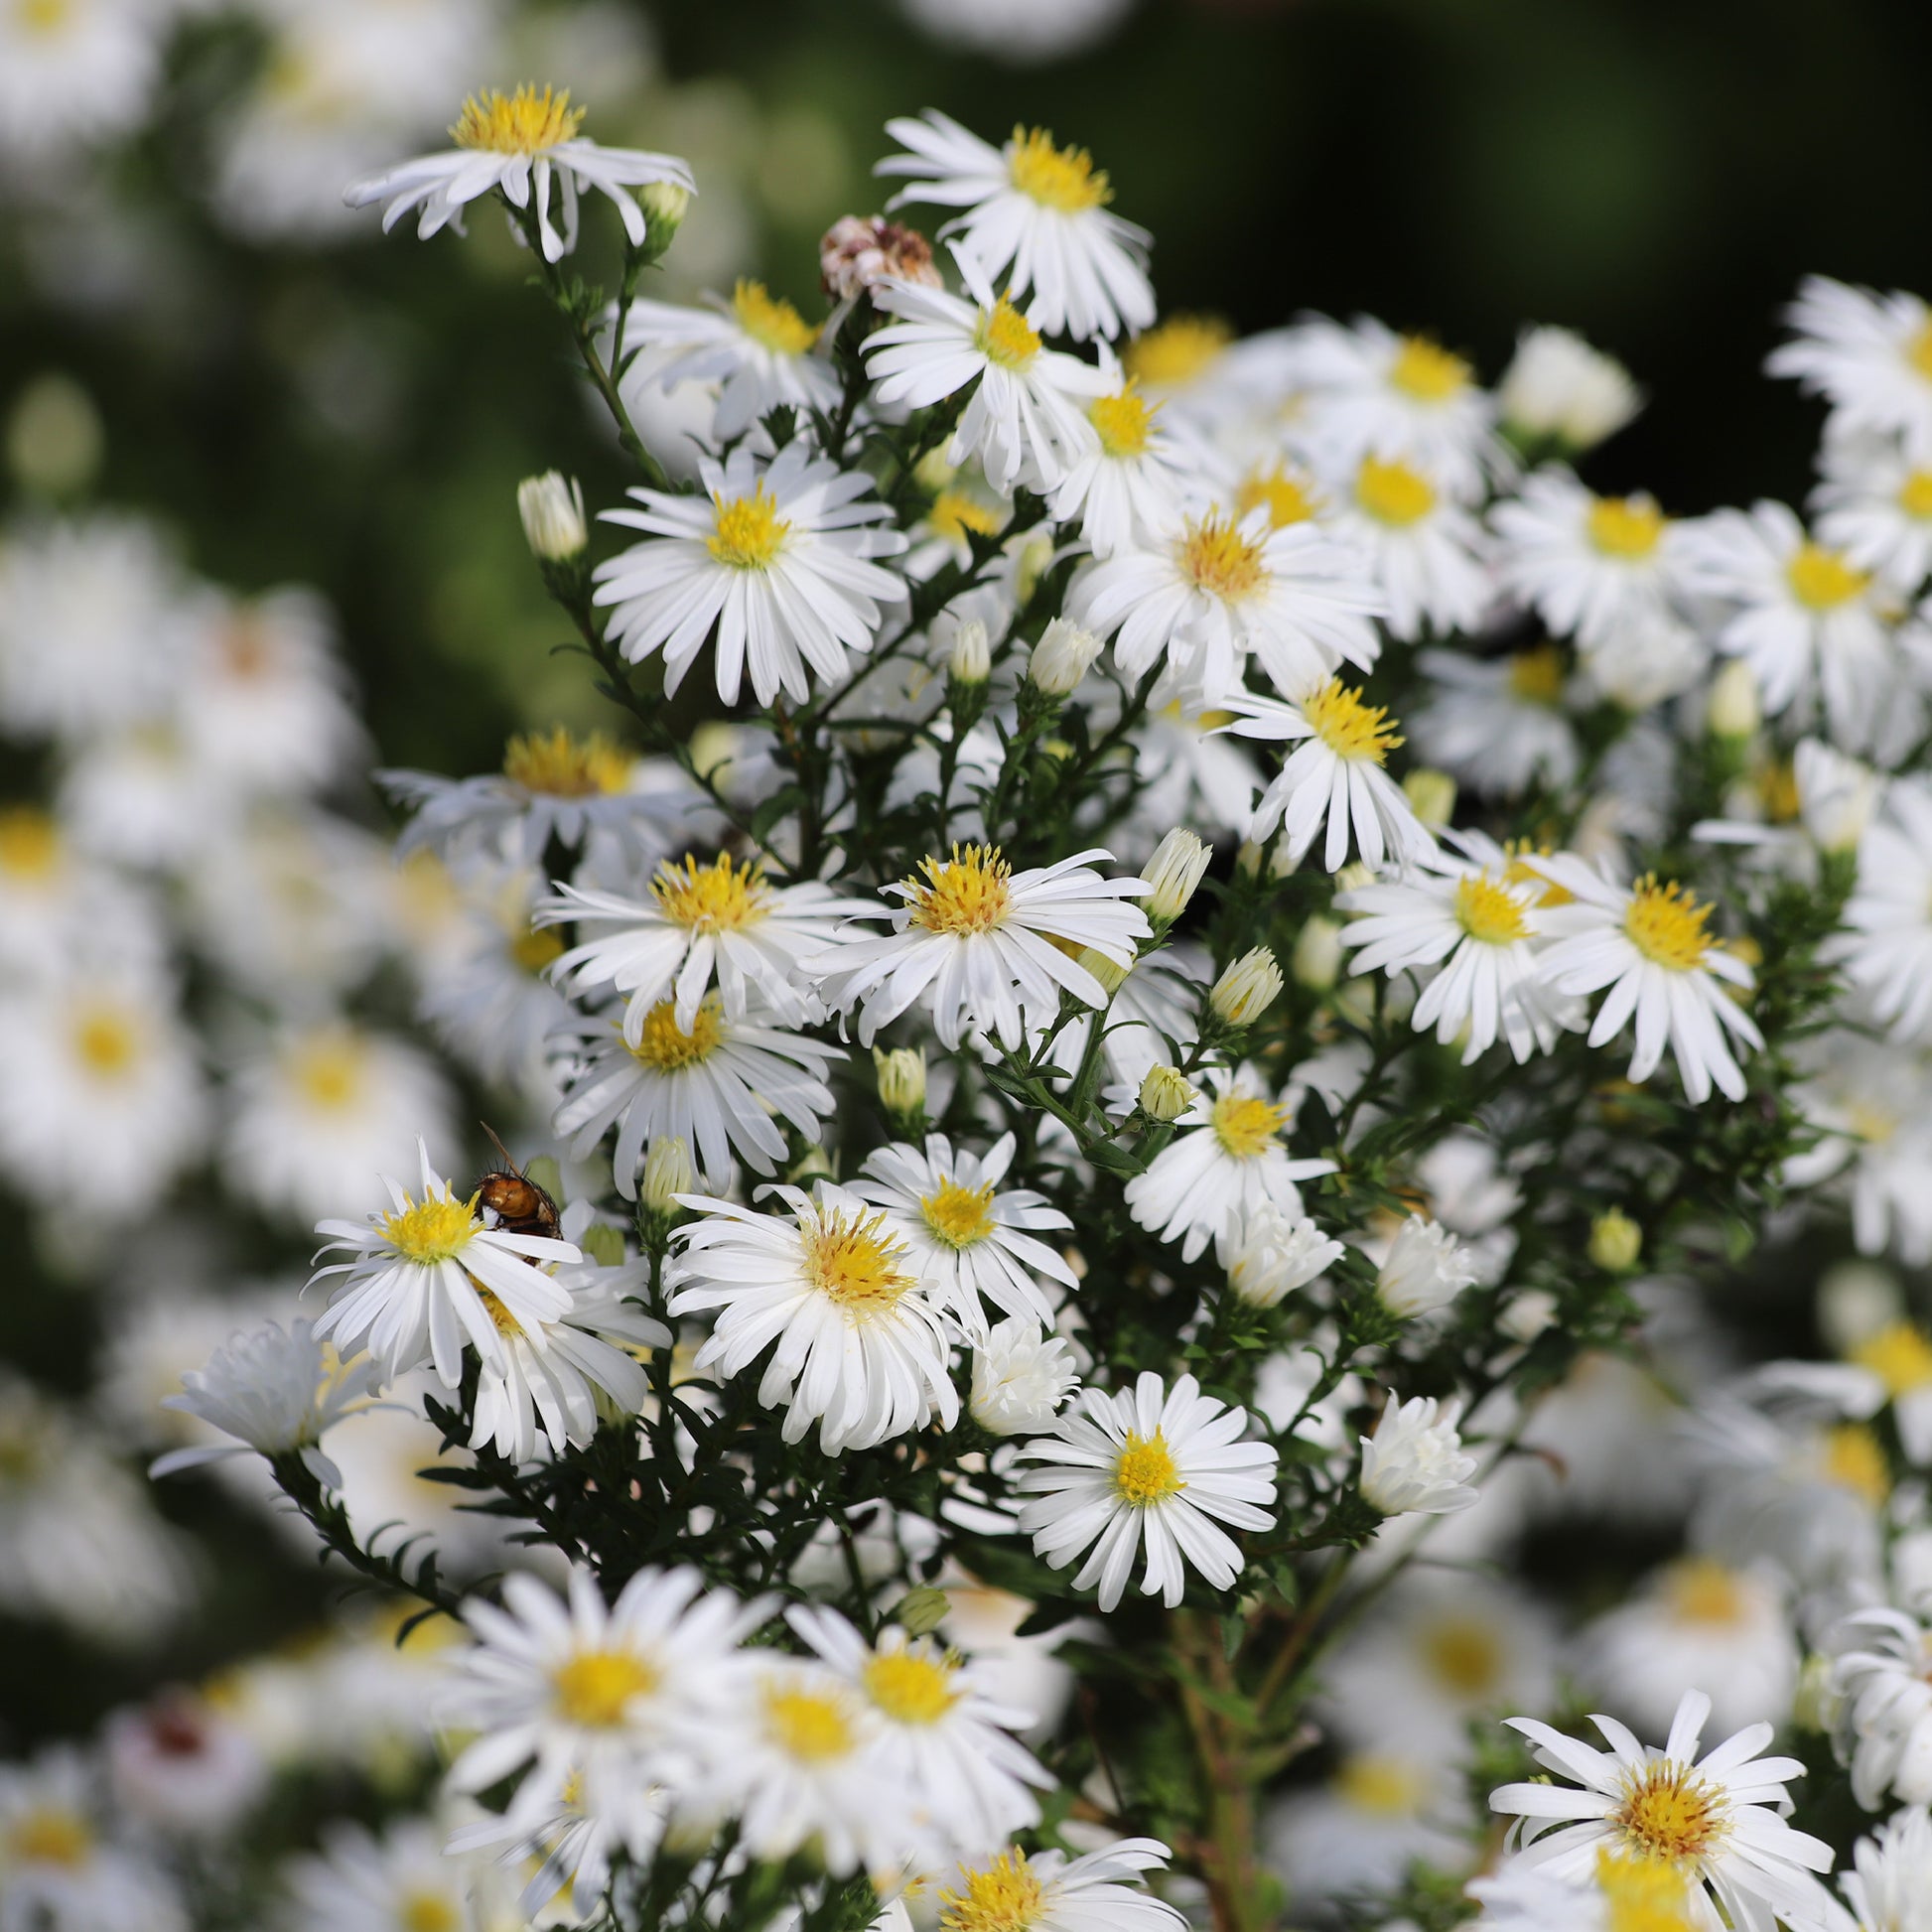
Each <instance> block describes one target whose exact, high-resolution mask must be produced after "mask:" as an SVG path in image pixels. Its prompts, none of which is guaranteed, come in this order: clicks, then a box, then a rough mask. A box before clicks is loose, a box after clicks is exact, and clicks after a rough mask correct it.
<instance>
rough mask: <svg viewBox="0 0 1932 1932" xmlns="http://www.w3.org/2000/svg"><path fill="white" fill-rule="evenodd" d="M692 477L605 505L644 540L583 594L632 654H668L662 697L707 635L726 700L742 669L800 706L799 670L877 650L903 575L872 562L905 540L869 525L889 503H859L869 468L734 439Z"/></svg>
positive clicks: (842, 663) (610, 563)
mask: <svg viewBox="0 0 1932 1932" xmlns="http://www.w3.org/2000/svg"><path fill="white" fill-rule="evenodd" d="M873 340H874V341H875V342H877V341H878V340H879V338H878V337H874V338H873ZM698 478H699V482H700V483H701V484H702V485H703V489H702V493H701V494H699V495H695V496H675V495H667V494H665V493H664V492H663V491H661V490H656V489H633V490H631V491H630V492H629V493H630V496H631V498H632V500H633V501H635V502H636V503H637V504H638V505H640V507H638V508H636V509H618V510H606V511H604V513H603V519H604V521H605V522H607V523H618V524H621V525H623V526H624V527H625V528H628V529H633V530H642V531H643V532H644V533H645V535H646V536H647V537H648V538H650V539H651V541H649V542H645V543H639V544H633V545H632V546H631V547H630V548H629V549H628V550H625V551H622V552H621V553H620V554H619V555H618V556H615V557H612V558H610V559H608V560H607V561H606V562H604V563H601V564H599V565H598V567H597V570H596V573H595V574H596V578H597V589H596V591H595V592H593V593H592V602H593V603H595V604H603V605H610V606H612V607H613V609H612V614H611V634H612V636H613V637H614V638H615V639H616V640H617V643H618V645H619V648H620V649H621V651H622V652H623V655H624V657H625V658H626V659H628V660H629V662H631V663H633V664H634V663H637V662H638V661H639V660H641V659H643V658H646V657H648V656H650V655H651V653H652V652H653V651H658V650H661V651H662V652H663V653H664V689H665V691H666V693H667V694H669V693H673V692H675V691H676V690H677V688H678V686H679V685H680V684H682V683H683V682H684V674H685V673H686V672H687V671H688V670H689V669H690V668H691V665H692V662H693V661H694V660H695V659H696V657H697V655H698V652H699V651H700V650H701V649H702V648H703V646H704V643H705V640H706V639H707V638H708V637H710V636H712V635H713V633H714V632H715V633H716V636H717V681H718V695H719V697H720V698H721V699H722V700H723V701H724V702H725V703H726V704H736V703H737V702H738V694H739V688H740V686H741V684H742V683H743V681H744V678H745V674H746V673H747V671H749V672H750V674H751V680H752V692H753V695H754V696H755V697H756V698H757V699H758V701H759V704H761V705H768V704H769V703H770V702H771V701H772V699H773V698H775V697H776V696H777V695H778V693H779V692H780V691H781V690H782V691H783V692H785V694H786V695H787V696H789V697H790V698H791V699H792V700H793V701H794V702H795V703H798V704H803V703H804V702H805V700H806V699H807V698H808V697H809V696H810V695H811V686H810V683H809V682H808V680H807V678H806V675H805V673H806V668H807V666H809V667H810V668H811V669H812V670H814V671H816V672H817V673H818V675H819V676H820V677H821V678H826V679H835V678H840V677H843V676H844V675H845V673H846V671H847V670H848V669H849V668H850V653H852V652H854V651H857V652H859V653H861V654H863V653H864V652H866V651H869V650H870V649H871V648H872V645H873V639H874V637H875V635H876V634H877V632H878V629H879V622H880V607H881V606H882V605H887V604H897V603H901V602H903V601H904V598H905V583H904V580H903V579H902V578H900V577H898V576H897V575H896V574H895V573H894V572H892V571H890V570H884V569H882V568H881V567H880V566H879V565H878V564H877V563H875V562H874V561H872V560H873V559H874V558H877V557H893V556H897V554H898V553H899V552H900V551H901V550H903V549H904V548H905V538H904V537H903V536H902V535H901V534H900V533H899V532H898V531H897V530H895V529H891V528H879V527H875V526H878V525H879V524H881V523H884V522H889V521H890V519H891V515H892V512H891V511H890V510H889V509H888V508H887V506H886V505H885V504H884V503H881V502H878V501H876V500H862V499H864V498H866V497H867V495H868V492H869V491H870V490H871V488H872V480H871V479H870V478H869V477H865V476H860V475H858V474H856V473H847V472H845V471H842V470H840V469H839V467H838V465H837V464H835V463H829V462H827V461H826V460H825V459H824V458H822V457H815V456H814V455H813V454H812V450H811V446H810V445H809V444H808V443H806V442H805V441H804V440H803V439H802V438H800V439H795V440H793V441H792V442H790V443H787V444H786V445H785V447H784V448H783V449H782V450H780V451H779V452H778V453H777V455H776V456H774V457H773V458H771V460H770V461H769V462H768V463H766V462H764V461H763V460H762V459H760V458H759V455H758V454H757V453H756V451H755V450H754V449H753V448H752V446H751V445H750V444H749V443H741V444H740V445H739V446H738V448H737V449H735V450H734V451H733V452H732V453H731V456H730V457H729V458H728V459H727V460H726V461H725V462H724V463H722V464H720V463H718V462H716V461H715V460H714V459H712V458H710V457H705V458H703V459H702V460H701V461H700V463H699V465H698Z"/></svg>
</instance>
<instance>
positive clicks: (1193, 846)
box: [1141, 825, 1214, 926]
mask: <svg viewBox="0 0 1932 1932" xmlns="http://www.w3.org/2000/svg"><path fill="white" fill-rule="evenodd" d="M1213 856H1214V848H1213V847H1212V846H1211V845H1208V844H1207V843H1206V842H1205V841H1204V840H1201V839H1197V838H1196V837H1195V836H1194V835H1193V833H1191V832H1189V831H1186V830H1184V829H1183V828H1182V827H1180V826H1178V825H1176V826H1175V827H1174V829H1173V831H1172V832H1170V833H1169V834H1168V836H1167V837H1166V838H1164V839H1163V840H1162V841H1161V843H1160V844H1159V845H1157V846H1156V847H1155V848H1154V857H1153V858H1151V859H1150V860H1149V861H1148V862H1147V864H1146V865H1144V866H1143V867H1142V868H1141V877H1142V878H1143V879H1145V880H1146V881H1147V883H1148V884H1149V885H1150V886H1152V887H1153V888H1154V890H1153V891H1152V892H1151V893H1149V894H1148V896H1147V897H1146V898H1145V899H1143V900H1142V901H1141V903H1142V906H1143V908H1144V909H1145V910H1146V912H1147V915H1148V917H1149V919H1151V920H1152V921H1153V923H1154V924H1155V925H1156V926H1171V925H1173V922H1174V920H1176V919H1177V918H1179V917H1180V915H1181V913H1183V912H1184V911H1186V909H1187V901H1188V900H1189V899H1190V898H1192V897H1194V890H1195V888H1196V887H1198V886H1199V884H1200V882H1201V878H1202V875H1203V874H1204V873H1205V872H1206V871H1207V862H1208V860H1210V859H1211V858H1213Z"/></svg>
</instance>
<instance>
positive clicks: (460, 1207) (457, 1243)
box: [382, 1194, 483, 1267]
mask: <svg viewBox="0 0 1932 1932" xmlns="http://www.w3.org/2000/svg"><path fill="white" fill-rule="evenodd" d="M477 1200H478V1196H477V1195H475V1194H472V1195H471V1196H470V1198H469V1199H468V1200H456V1199H454V1198H452V1197H450V1196H448V1195H438V1194H425V1195H424V1196H423V1198H422V1199H421V1200H420V1201H412V1200H411V1199H410V1197H409V1196H408V1195H407V1194H405V1195H404V1196H403V1197H402V1202H403V1204H402V1206H401V1207H399V1208H397V1210H396V1211H395V1212H394V1213H393V1214H385V1215H383V1217H382V1238H383V1239H384V1240H385V1241H387V1242H388V1244H389V1245H390V1247H392V1248H393V1249H394V1250H395V1251H396V1253H397V1254H399V1255H401V1256H402V1258H403V1259H404V1260H405V1261H413V1262H416V1263H418V1264H420V1265H421V1266H423V1267H429V1266H430V1265H432V1264H433V1263H435V1262H439V1261H451V1260H454V1259H455V1258H456V1257H457V1256H458V1255H460V1254H461V1253H462V1252H463V1251H464V1249H465V1248H467V1247H468V1246H469V1245H470V1243H471V1241H472V1239H473V1238H474V1237H475V1236H476V1235H477V1234H478V1233H480V1232H481V1231H482V1228H483V1222H482V1221H480V1220H479V1219H478V1218H477Z"/></svg>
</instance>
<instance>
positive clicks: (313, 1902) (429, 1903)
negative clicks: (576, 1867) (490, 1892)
mask: <svg viewBox="0 0 1932 1932" xmlns="http://www.w3.org/2000/svg"><path fill="white" fill-rule="evenodd" d="M443 1841H444V1834H443V1833H442V1832H441V1831H439V1830H438V1829H437V1827H436V1825H435V1824H434V1823H433V1822H432V1821H431V1820H429V1819H427V1818H402V1819H398V1820H396V1821H395V1822H394V1823H393V1824H391V1825H389V1826H388V1827H387V1828H386V1829H385V1830H384V1832H383V1833H382V1835H381V1837H380V1838H377V1837H375V1836H374V1835H373V1834H371V1833H370V1832H368V1831H366V1830H364V1829H363V1827H361V1826H360V1825H353V1824H345V1823H344V1822H343V1821H341V1820H340V1819H338V1820H334V1821H332V1822H331V1823H330V1824H329V1825H328V1826H326V1827H325V1828H324V1831H323V1839H322V1847H323V1849H322V1851H321V1853H320V1854H317V1855H312V1856H307V1857H303V1858H298V1859H293V1860H291V1861H290V1862H289V1865H288V1869H287V1872H286V1874H285V1882H286V1884H287V1886H288V1892H289V1896H290V1899H291V1902H292V1903H293V1905H294V1908H295V1909H294V1913H293V1915H292V1916H291V1917H290V1918H289V1919H288V1920H287V1923H288V1924H289V1925H290V1927H291V1928H292V1932H369V1929H370V1928H372V1927H376V1926H381V1927H383V1928H384V1929H385V1932H387V1928H388V1927H391V1926H394V1927H398V1928H403V1927H408V1928H411V1929H412V1932H413V1928H415V1927H417V1926H434V1927H436V1928H437V1932H483V1928H484V1926H485V1923H486V1920H485V1917H484V1914H483V1911H482V1910H481V1909H480V1908H479V1904H478V1901H477V1900H476V1899H475V1898H474V1896H473V1887H474V1885H475V1882H476V1879H477V1877H478V1876H479V1874H478V1872H477V1871H476V1870H475V1869H474V1868H473V1867H471V1866H470V1865H468V1864H467V1863H459V1862H458V1861H456V1860H454V1859H452V1858H451V1857H450V1856H449V1854H448V1853H447V1852H446V1851H445V1850H444V1843H443Z"/></svg>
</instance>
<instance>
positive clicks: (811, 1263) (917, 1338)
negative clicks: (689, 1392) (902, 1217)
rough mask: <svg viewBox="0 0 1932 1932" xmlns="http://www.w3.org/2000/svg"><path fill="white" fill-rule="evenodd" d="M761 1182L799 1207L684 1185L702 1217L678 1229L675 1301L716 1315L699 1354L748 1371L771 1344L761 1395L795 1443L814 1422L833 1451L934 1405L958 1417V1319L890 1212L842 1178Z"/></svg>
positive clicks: (912, 1425) (912, 1424) (684, 1308)
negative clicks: (954, 1351)
mask: <svg viewBox="0 0 1932 1932" xmlns="http://www.w3.org/2000/svg"><path fill="white" fill-rule="evenodd" d="M760 1191H761V1192H767V1191H768V1192H770V1193H773V1194H775V1195H776V1196H777V1197H778V1199H779V1200H780V1201H782V1202H783V1204H784V1206H785V1207H786V1208H787V1209H788V1210H789V1213H790V1218H789V1219H787V1218H785V1217H784V1216H782V1215H778V1214H759V1213H755V1212H753V1211H752V1210H751V1209H750V1208H745V1207H739V1206H736V1205H734V1204H733V1203H732V1202H730V1201H727V1200H719V1199H717V1198H715V1197H713V1196H710V1195H704V1194H685V1195H680V1196H679V1199H680V1200H681V1201H682V1203H683V1204H684V1205H685V1206H686V1207H689V1208H691V1209H693V1210H694V1211H695V1212H697V1213H699V1214H701V1215H702V1216H703V1217H704V1218H702V1219H700V1220H697V1221H688V1222H686V1223H685V1224H684V1225H683V1226H681V1227H680V1228H678V1229H677V1230H676V1233H675V1236H674V1239H675V1241H676V1244H677V1260H676V1263H675V1265H674V1267H673V1269H672V1271H671V1275H670V1282H671V1289H672V1292H671V1297H670V1303H669V1307H670V1311H671V1312H672V1313H673V1314H688V1313H703V1312H715V1313H716V1316H717V1318H716V1321H715V1322H714V1324H713V1327H712V1331H711V1334H710V1335H709V1337H708V1338H707V1339H706V1341H705V1343H704V1346H703V1347H702V1348H700V1349H699V1351H698V1354H697V1359H696V1364H695V1365H696V1366H697V1367H699V1368H709V1367H710V1366H711V1365H712V1364H713V1363H716V1364H717V1366H718V1369H719V1372H720V1373H721V1374H723V1375H728V1376H730V1375H738V1374H741V1373H743V1372H744V1370H746V1369H747V1368H749V1367H750V1366H751V1365H752V1364H753V1363H754V1362H756V1361H757V1360H758V1359H759V1357H760V1356H761V1355H763V1354H764V1352H765V1350H766V1349H767V1348H770V1350H771V1353H770V1357H769V1359H768V1360H767V1361H766V1362H765V1364H764V1368H763V1372H762V1375H761V1378H760V1380H759V1401H760V1402H761V1403H762V1404H763V1405H764V1406H765V1407H766V1408H767V1409H775V1408H779V1407H783V1408H784V1410H785V1422H784V1432H783V1433H784V1439H785V1441H786V1442H788V1443H796V1442H799V1441H801V1440H802V1439H803V1437H804V1436H805V1434H806V1432H807V1431H808V1430H809V1429H810V1428H811V1426H812V1424H813V1423H815V1422H816V1423H817V1424H818V1425H819V1432H818V1441H819V1448H820V1449H823V1450H824V1452H825V1453H826V1454H827V1455H836V1454H837V1453H838V1452H839V1451H840V1450H842V1449H871V1448H873V1447H874V1446H875V1445H876V1444H879V1443H883V1442H885V1441H886V1440H887V1439H888V1438H889V1437H893V1436H903V1435H905V1434H906V1433H907V1432H908V1431H911V1430H915V1429H923V1428H924V1427H925V1425H926V1423H927V1422H928V1421H929V1420H930V1419H931V1418H932V1417H933V1416H934V1415H937V1417H938V1418H939V1421H940V1423H941V1424H942V1425H943V1426H944V1427H945V1428H947V1429H950V1428H951V1427H952V1426H953V1424H954V1423H955V1422H956V1421H957V1420H958V1419H959V1398H958V1395H957V1394H956V1393H955V1391H954V1389H953V1385H952V1377H951V1375H950V1373H949V1372H948V1369H947V1355H948V1350H949V1347H950V1344H951V1334H950V1330H949V1326H948V1323H947V1321H946V1318H945V1315H944V1312H943V1311H942V1309H941V1308H940V1305H939V1304H938V1302H937V1301H936V1300H935V1299H933V1298H932V1297H930V1296H929V1295H928V1294H927V1293H926V1291H925V1290H924V1289H923V1288H922V1287H921V1286H920V1284H919V1279H918V1276H917V1274H916V1273H915V1272H914V1270H913V1267H912V1257H911V1255H910V1254H909V1253H908V1252H907V1250H906V1249H905V1248H904V1247H902V1246H901V1245H900V1244H899V1242H898V1241H897V1238H896V1236H895V1234H894V1232H893V1230H892V1228H891V1227H890V1226H889V1224H888V1222H887V1219H886V1216H885V1214H884V1212H883V1211H882V1210H880V1209H879V1208H876V1207H874V1206H873V1205H872V1204H871V1203H870V1202H869V1201H866V1200H862V1199H861V1198H860V1197H859V1195H857V1194H856V1193H853V1192H852V1191H851V1190H850V1189H848V1188H845V1187H840V1186H838V1185H836V1184H835V1183H833V1182H831V1181H820V1182H819V1183H818V1189H817V1193H816V1197H814V1196H813V1195H811V1194H806V1193H803V1192H801V1191H800V1190H799V1189H798V1188H796V1187H786V1186H774V1187H771V1188H769V1189H763V1190H760ZM773 1343H775V1344H776V1345H775V1346H772V1344H773Z"/></svg>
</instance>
